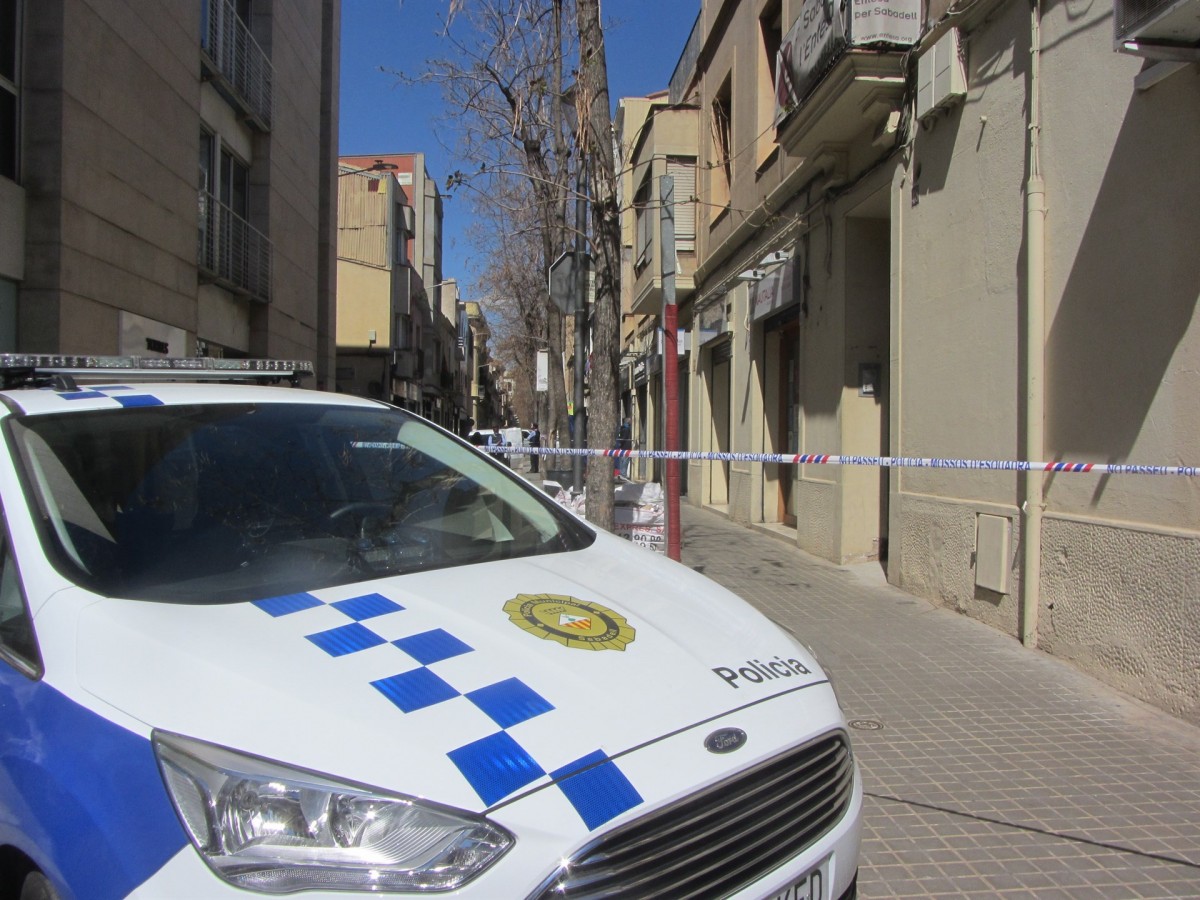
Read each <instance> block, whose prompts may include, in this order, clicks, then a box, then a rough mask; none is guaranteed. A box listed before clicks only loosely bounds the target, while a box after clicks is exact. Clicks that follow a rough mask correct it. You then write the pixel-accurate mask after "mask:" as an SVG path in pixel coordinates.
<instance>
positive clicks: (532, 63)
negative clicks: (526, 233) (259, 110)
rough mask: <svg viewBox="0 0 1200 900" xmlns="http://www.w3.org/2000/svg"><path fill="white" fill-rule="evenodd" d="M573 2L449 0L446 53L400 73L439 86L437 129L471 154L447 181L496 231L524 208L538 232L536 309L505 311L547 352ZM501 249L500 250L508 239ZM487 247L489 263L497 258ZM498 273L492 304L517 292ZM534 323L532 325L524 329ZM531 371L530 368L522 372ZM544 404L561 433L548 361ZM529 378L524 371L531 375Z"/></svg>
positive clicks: (554, 319) (561, 391)
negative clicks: (469, 164) (516, 185)
mask: <svg viewBox="0 0 1200 900" xmlns="http://www.w3.org/2000/svg"><path fill="white" fill-rule="evenodd" d="M571 2H572V0H472V2H470V3H465V2H461V0H456V2H452V3H451V4H450V6H449V12H448V14H447V19H446V28H445V30H444V33H443V38H444V41H445V42H446V46H447V47H448V48H449V50H450V51H451V52H450V54H449V55H448V56H446V57H443V58H439V59H432V60H428V61H427V62H426V70H425V71H424V72H423V73H422V74H420V75H416V76H405V75H403V74H401V77H402V78H405V80H408V81H420V82H427V83H428V82H432V83H436V84H438V85H439V86H440V87H441V90H442V96H443V99H444V101H445V103H446V106H447V110H448V115H447V117H446V121H445V124H446V129H447V130H448V131H451V132H454V133H455V136H456V138H457V147H456V153H457V155H458V156H459V157H460V158H463V159H471V160H475V161H478V168H476V169H472V170H469V171H463V170H460V171H456V172H454V173H453V174H452V175H451V176H450V178H449V179H448V181H447V189H448V190H452V191H455V192H456V193H457V195H458V196H464V195H465V196H469V197H470V203H471V205H472V207H473V208H474V209H475V210H476V211H477V212H479V211H481V210H483V209H485V208H490V209H491V210H492V211H493V212H494V213H496V215H494V216H491V217H489V220H490V221H492V222H493V223H495V224H496V226H497V231H496V234H497V236H498V237H503V236H504V235H505V234H506V233H508V232H509V231H512V230H519V229H523V228H526V227H528V225H529V223H530V221H531V218H530V217H531V216H532V221H533V222H535V223H536V226H537V232H538V237H539V239H540V249H541V259H540V261H539V264H538V266H537V267H536V268H537V271H538V272H540V273H541V279H540V282H539V286H538V290H537V294H536V296H537V297H538V300H539V302H540V303H541V305H542V306H543V308H544V314H543V315H541V316H533V315H529V314H528V313H529V310H528V309H525V310H524V311H522V310H520V309H518V311H517V312H516V314H515V315H514V316H511V317H509V318H510V321H511V323H512V324H515V325H517V326H518V327H519V328H521V329H525V334H524V336H525V338H527V340H528V343H530V344H532V343H540V345H541V346H545V347H546V348H547V349H548V350H549V353H550V358H551V359H552V360H561V359H562V355H563V321H562V315H561V313H560V312H559V310H558V309H557V308H556V307H554V306H553V304H551V303H550V302H549V292H548V289H547V287H546V280H545V273H546V272H547V271H548V269H549V266H550V264H551V263H552V262H553V261H554V260H555V259H557V258H558V256H559V254H561V253H562V252H563V251H564V250H565V249H567V248H568V247H569V246H570V244H571V235H570V232H569V227H570V226H569V223H568V219H567V215H566V213H567V207H568V204H569V202H570V199H571V195H570V190H569V185H570V183H571V178H572V174H573V166H574V165H575V163H576V159H575V158H574V154H573V147H574V144H575V140H574V134H573V129H572V123H571V121H570V112H571V110H570V107H569V106H568V105H567V104H566V103H565V102H564V100H565V98H566V97H567V92H566V86H565V82H564V73H565V72H566V71H567V70H568V69H569V65H570V61H571V60H572V59H573V57H574V49H573V48H574V46H575V43H574V34H573V31H572V30H571V29H570V27H569V23H570V13H571V12H572V11H573V7H572V6H571ZM514 174H519V175H520V176H521V177H522V178H523V179H524V184H525V189H524V190H523V191H521V192H520V193H519V194H515V193H514V192H512V191H511V190H508V185H509V184H510V183H511V182H510V180H509V179H511V176H512V175H514ZM501 249H502V250H503V251H504V252H507V250H508V245H507V244H506V243H503V244H502V246H501ZM503 255H504V254H503V253H499V254H496V255H495V256H494V257H493V259H492V262H491V263H490V264H489V266H494V265H500V264H501V263H500V262H499V257H502V256H503ZM504 282H505V279H504V277H503V275H501V274H497V276H496V277H495V278H494V279H492V283H491V287H492V288H493V289H496V290H497V293H496V294H495V295H494V296H493V297H492V304H491V305H492V309H493V310H494V309H495V308H496V304H498V303H502V302H506V301H512V302H516V303H517V304H518V305H522V304H525V301H526V300H528V297H518V296H517V295H516V294H508V295H507V296H506V294H507V291H503V290H500V288H501V286H502V285H503V284H504ZM534 328H536V329H537V333H535V332H534V331H533V330H531V329H534ZM530 371H531V370H530ZM550 375H551V378H550V384H549V391H548V397H547V403H546V409H545V410H544V412H542V413H540V416H541V424H542V426H543V430H544V431H545V432H546V433H547V434H550V433H553V432H555V431H557V432H559V433H560V434H566V430H567V429H566V425H567V422H566V390H565V383H564V378H563V372H562V370H561V368H560V367H558V366H553V365H552V366H551V368H550ZM530 377H531V378H532V375H531V374H530Z"/></svg>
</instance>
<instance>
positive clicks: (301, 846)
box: [0, 355, 862, 900]
mask: <svg viewBox="0 0 1200 900" xmlns="http://www.w3.org/2000/svg"><path fill="white" fill-rule="evenodd" d="M152 364H153V365H154V366H156V367H161V369H160V370H159V375H161V376H164V377H163V378H161V379H160V380H159V381H156V382H155V383H143V382H142V381H138V380H136V379H135V376H137V375H141V376H145V375H146V374H147V373H146V372H145V367H146V366H148V365H151V362H150V361H145V362H139V361H138V360H137V359H116V360H103V359H101V360H95V359H80V358H66V357H54V358H32V357H23V356H15V355H10V356H3V357H0V371H2V372H3V374H4V377H5V380H6V383H7V384H8V386H9V388H8V389H6V390H4V391H2V392H0V431H2V432H3V445H2V447H0V501H2V503H3V511H4V520H5V528H4V531H3V533H2V537H3V555H2V557H0V562H2V565H3V569H2V571H0V896H23V897H26V898H31V897H37V898H52V897H60V898H72V897H75V898H87V900H91V898H108V897H122V896H127V895H131V896H136V897H153V898H159V897H166V898H181V897H219V896H230V897H246V896H248V895H250V894H253V893H263V894H277V893H290V892H296V891H303V892H306V895H307V896H312V895H314V894H315V895H317V896H328V897H334V896H336V897H345V896H346V893H345V892H361V893H362V894H364V895H365V894H378V893H382V892H393V893H399V894H429V893H440V894H441V895H442V896H453V897H458V896H464V897H465V896H471V897H475V896H479V897H488V898H510V897H511V898H521V897H559V896H563V897H616V896H621V897H672V898H674V897H684V896H697V897H721V896H734V897H754V898H759V897H779V898H784V897H786V898H816V897H820V898H824V900H836V898H841V897H847V896H853V894H854V889H855V888H854V883H855V875H856V871H857V865H858V851H859V838H860V818H861V809H862V794H861V785H860V782H859V778H858V774H857V770H856V767H855V763H854V760H853V757H852V754H851V750H850V744H849V739H848V737H847V734H846V730H845V722H844V720H843V717H842V715H841V712H840V711H839V709H838V705H837V701H836V699H835V697H834V693H833V690H832V688H831V686H830V684H829V682H828V680H827V679H826V677H825V675H824V674H823V673H822V671H821V669H820V668H819V667H818V665H817V663H816V662H815V661H814V660H813V658H812V657H811V655H810V654H809V653H808V652H807V651H806V650H805V649H804V648H803V647H802V646H801V645H800V644H798V643H797V642H796V641H795V640H794V639H793V638H791V637H790V636H789V635H787V634H786V633H785V632H783V631H781V630H780V629H779V628H777V627H776V626H774V625H772V624H771V623H770V622H768V621H766V620H765V619H764V618H763V617H762V616H760V615H759V614H758V613H756V612H755V611H754V610H752V609H751V608H750V607H748V606H747V605H746V604H744V603H743V602H742V601H740V600H739V599H738V598H736V597H734V596H733V595H731V594H730V593H728V592H726V591H725V590H723V589H721V588H719V587H717V586H716V585H714V584H713V583H712V582H710V581H708V580H707V579H705V578H703V577H702V576H700V575H698V574H696V573H695V572H693V571H691V570H690V569H688V568H686V567H683V566H679V565H677V564H675V563H672V562H669V561H666V560H663V559H661V558H658V557H655V556H653V555H652V554H648V553H646V552H645V551H644V550H640V549H638V548H635V547H634V546H632V545H631V544H629V543H627V542H625V541H622V540H620V539H619V538H616V537H613V536H611V535H608V534H603V533H596V532H594V531H593V530H592V529H591V528H590V527H588V526H587V524H586V523H583V522H581V521H579V520H578V519H576V518H575V517H574V516H572V515H570V514H569V513H567V512H565V511H563V510H562V509H560V508H559V507H557V506H556V505H555V504H554V503H553V502H551V501H550V500H549V499H548V498H546V497H545V496H543V495H542V494H540V493H539V492H538V491H536V490H534V489H533V488H531V487H530V486H529V485H528V484H526V483H525V482H523V481H521V480H520V479H519V478H516V477H514V476H513V475H512V473H511V472H510V471H509V470H508V469H506V468H505V467H504V466H502V465H499V464H497V463H496V462H495V461H494V460H492V459H489V458H488V457H487V456H486V455H485V454H484V453H481V452H480V451H478V450H476V449H474V448H472V447H471V446H469V445H468V444H467V443H466V442H464V441H461V440H459V439H457V438H455V437H453V436H451V435H449V434H448V433H447V432H445V431H442V430H441V429H439V428H436V427H434V426H433V425H431V424H429V423H428V422H426V421H424V420H422V419H420V418H418V417H416V416H413V415H411V414H408V413H405V412H403V411H400V410H396V409H394V408H391V407H389V406H387V405H385V404H382V403H377V402H373V401H368V400H363V399H357V398H353V397H347V396H344V395H334V394H327V393H320V392H313V391H305V390H300V389H297V388H292V387H279V386H261V385H253V384H247V385H230V384H225V383H217V379H220V380H221V381H222V382H223V380H224V379H226V378H229V377H230V376H231V375H233V374H237V373H236V372H234V371H231V370H229V369H226V368H220V369H215V368H208V367H210V366H216V365H222V366H224V365H232V366H237V367H242V368H243V369H244V372H243V373H242V374H251V375H258V376H267V377H270V378H280V377H283V378H289V377H291V376H292V375H293V370H292V369H291V368H290V367H289V365H287V364H284V363H272V362H269V361H237V362H231V363H224V362H223V361H222V362H213V361H208V360H185V361H176V362H170V361H164V360H155V361H153V363H152ZM105 366H110V367H115V368H114V369H113V371H111V372H110V373H109V374H108V376H107V377H108V378H109V379H111V380H109V381H106V382H104V383H85V377H84V376H87V379H86V380H87V381H88V382H92V381H94V379H95V378H96V377H97V376H101V377H103V376H104V374H105V373H104V371H103V369H104V368H105ZM139 367H140V368H139ZM193 367H194V368H193ZM55 372H57V373H58V374H57V375H55V374H53V373H55ZM181 372H182V373H184V374H189V375H191V376H194V378H196V379H199V378H203V377H205V376H207V377H209V378H210V379H213V380H210V381H209V382H208V383H203V382H202V383H181V382H178V381H175V380H172V379H173V378H174V377H175V376H178V375H180V374H181ZM21 385H24V386H21ZM22 889H24V894H22V893H21V891H22Z"/></svg>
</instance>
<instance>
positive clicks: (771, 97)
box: [755, 0, 783, 166]
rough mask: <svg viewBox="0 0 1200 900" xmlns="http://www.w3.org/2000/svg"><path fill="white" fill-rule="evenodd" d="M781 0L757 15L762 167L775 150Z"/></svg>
mask: <svg viewBox="0 0 1200 900" xmlns="http://www.w3.org/2000/svg"><path fill="white" fill-rule="evenodd" d="M780 7H781V4H780V0H774V2H772V3H768V4H767V5H766V6H765V7H764V8H763V11H762V15H760V16H759V18H758V31H759V36H760V40H759V52H758V91H757V96H758V128H757V130H756V134H757V137H756V139H755V140H756V143H757V144H758V149H757V157H758V159H757V162H758V165H759V166H762V164H763V163H764V162H766V161H767V159H768V157H770V155H771V154H772V153H773V152H774V150H775V146H776V144H775V128H774V124H775V96H776V94H775V79H776V77H777V76H778V72H777V70H776V67H777V65H778V59H779V48H780V46H782V44H783V12H782V10H781V8H780Z"/></svg>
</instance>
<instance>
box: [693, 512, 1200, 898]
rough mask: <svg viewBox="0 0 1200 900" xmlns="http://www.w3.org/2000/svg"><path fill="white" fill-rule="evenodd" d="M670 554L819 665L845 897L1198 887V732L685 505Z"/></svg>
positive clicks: (856, 574) (850, 572)
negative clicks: (842, 798)
mask: <svg viewBox="0 0 1200 900" xmlns="http://www.w3.org/2000/svg"><path fill="white" fill-rule="evenodd" d="M681 520H682V526H683V532H682V533H683V561H684V562H685V563H686V564H687V565H690V566H691V567H693V568H695V569H697V570H699V571H702V572H704V574H706V575H708V576H709V577H711V578H713V579H715V580H716V581H718V582H721V583H722V584H725V585H726V586H728V587H730V588H731V589H733V590H734V591H736V592H737V593H739V594H740V595H741V596H743V597H745V598H746V599H747V600H749V601H750V602H751V603H753V604H755V605H756V606H757V607H759V608H760V609H762V610H763V611H765V612H766V613H768V614H769V615H771V616H772V617H774V618H776V619H777V620H778V621H780V622H782V623H783V624H785V625H786V626H788V627H789V628H791V629H792V630H793V631H795V632H796V633H797V634H799V635H800V636H801V638H802V640H804V641H805V643H807V644H808V645H809V646H810V647H811V648H812V649H813V650H814V651H815V652H816V654H817V656H818V657H819V658H820V659H821V660H822V662H823V663H824V664H825V666H826V667H827V668H828V669H829V670H830V672H831V674H832V676H833V679H834V684H835V686H836V688H837V691H838V695H839V697H840V699H841V702H842V705H843V707H844V708H845V710H846V715H847V718H848V719H850V720H851V721H852V722H855V721H856V720H858V725H859V726H860V727H856V728H855V729H854V730H853V731H852V737H853V739H854V746H855V749H856V752H857V754H858V758H859V761H860V763H861V765H862V770H863V777H864V781H865V790H866V828H865V832H864V846H863V858H862V869H861V874H860V877H859V889H860V891H859V896H860V897H863V898H897V897H945V898H950V897H1005V898H1009V897H1038V898H1055V897H1068V898H1073V900H1074V898H1091V897H1104V898H1114V897H1116V898H1120V897H1198V896H1200V729H1197V728H1194V727H1191V726H1188V725H1185V724H1183V723H1181V722H1180V721H1179V720H1177V719H1174V718H1172V717H1170V716H1167V715H1164V714H1162V713H1159V712H1157V711H1155V710H1153V709H1151V708H1149V707H1147V706H1145V705H1143V704H1141V703H1139V702H1137V701H1134V700H1132V699H1129V698H1127V697H1125V696H1124V695H1121V694H1118V693H1116V692H1114V691H1113V690H1111V689H1109V688H1107V687H1105V686H1104V685H1102V684H1101V683H1099V682H1097V681H1095V680H1094V679H1092V678H1090V677H1088V676H1085V675H1083V674H1081V673H1079V672H1078V671H1076V670H1074V669H1073V668H1071V667H1070V666H1069V665H1067V664H1065V663H1062V662H1060V661H1058V660H1055V659H1053V658H1051V657H1048V656H1046V655H1045V654H1042V653H1039V652H1037V651H1031V650H1027V649H1025V648H1023V647H1022V646H1021V645H1020V643H1019V642H1018V641H1016V640H1014V639H1013V638H1010V637H1007V636H1005V635H1002V634H1000V633H998V632H996V631H994V630H993V629H991V628H989V627H987V626H985V625H982V624H979V623H977V622H975V621H973V620H971V619H968V618H967V617H965V616H962V615H959V614H957V613H954V612H950V611H947V610H942V609H938V608H936V607H934V606H932V605H930V604H929V603H927V602H925V601H923V600H919V599H916V598H914V597H912V596H910V595H908V594H906V593H904V592H902V591H900V590H898V589H896V588H893V587H891V586H890V585H888V584H887V583H886V581H885V580H884V578H883V574H882V570H881V569H880V567H879V566H878V565H876V564H870V565H863V566H854V567H843V566H835V565H832V564H830V563H827V562H824V561H822V560H818V559H816V558H814V557H812V556H809V555H807V554H805V553H802V552H800V551H798V550H796V549H795V548H794V547H792V546H790V545H788V544H787V543H785V542H783V541H782V540H780V539H778V538H776V537H773V536H771V535H769V534H765V533H762V532H757V531H754V530H751V529H747V528H744V527H742V526H740V525H735V524H731V523H730V522H728V521H727V520H726V519H724V518H723V517H721V516H720V515H718V514H716V513H711V512H708V511H704V510H698V509H695V508H693V507H691V506H688V505H687V504H686V503H685V504H684V506H683V510H682V513H681Z"/></svg>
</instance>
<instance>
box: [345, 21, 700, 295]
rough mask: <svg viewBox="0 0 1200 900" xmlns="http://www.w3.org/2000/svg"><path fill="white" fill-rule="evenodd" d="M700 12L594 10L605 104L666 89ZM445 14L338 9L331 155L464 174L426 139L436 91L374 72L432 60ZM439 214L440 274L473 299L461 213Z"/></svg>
mask: <svg viewBox="0 0 1200 900" xmlns="http://www.w3.org/2000/svg"><path fill="white" fill-rule="evenodd" d="M468 2H470V0H468ZM700 2H701V0H601V15H602V17H603V21H604V23H605V25H606V32H605V45H606V46H605V49H606V52H607V59H608V79H609V93H610V95H611V96H612V97H614V98H617V97H633V96H642V95H645V94H648V93H651V92H652V91H657V90H661V89H663V88H665V87H666V86H667V82H668V81H669V80H670V78H671V73H672V72H673V71H674V70H675V63H676V62H678V61H679V55H680V53H682V52H683V45H684V42H685V41H686V40H687V36H688V33H689V32H690V31H691V28H692V24H693V23H694V22H695V20H696V15H697V14H698V13H699V11H700ZM448 5H449V4H448V0H342V71H341V110H340V117H341V118H340V133H339V147H338V153H339V154H340V155H342V156H354V155H369V154H372V153H424V154H425V155H426V163H427V165H428V166H429V169H430V174H431V175H432V176H433V178H434V180H435V181H436V182H437V183H438V184H439V185H442V184H444V183H445V179H446V176H447V175H448V174H449V173H450V172H452V171H454V169H456V168H467V167H468V166H465V165H464V164H463V163H462V162H461V161H458V160H455V159H453V158H452V157H451V156H450V155H449V154H447V153H446V152H445V151H444V150H443V149H442V147H441V145H440V144H439V143H438V141H437V139H436V138H435V137H434V133H433V123H434V122H435V121H436V120H437V119H438V118H440V117H442V116H444V115H445V110H444V109H443V108H442V103H441V97H440V95H439V93H438V90H437V89H436V88H418V87H411V86H408V85H404V84H398V83H397V81H396V79H395V77H394V76H392V75H390V74H388V72H387V71H381V68H382V69H384V70H389V71H396V70H404V71H418V70H419V68H420V65H421V63H422V62H423V61H424V60H425V59H426V58H428V57H430V56H437V55H440V54H441V53H442V51H441V50H440V48H439V46H438V43H437V40H436V38H435V34H436V33H437V31H438V28H439V24H440V23H439V19H438V16H437V13H438V12H439V11H443V14H444V10H445V9H446V8H447V7H448ZM445 211H446V212H445V216H446V219H445V230H446V233H445V239H444V241H443V260H442V262H443V271H444V273H445V275H446V277H448V278H458V279H460V284H462V290H463V297H464V299H467V300H475V299H479V298H477V297H474V296H472V295H471V284H470V282H471V278H472V273H471V271H470V268H469V266H468V265H467V262H466V261H467V260H468V259H469V258H470V257H471V252H472V251H471V247H469V246H468V245H467V243H466V238H465V236H464V235H465V232H466V226H467V222H466V221H463V218H464V216H467V215H469V209H468V208H467V207H466V206H465V205H462V204H458V203H456V201H453V200H452V201H450V202H448V203H447V204H446V205H445Z"/></svg>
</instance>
